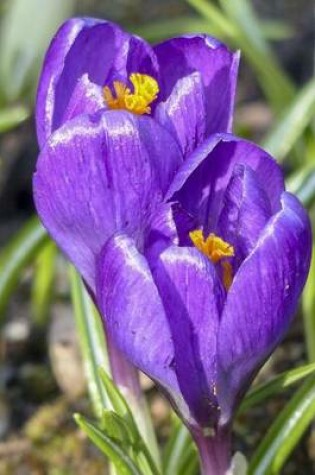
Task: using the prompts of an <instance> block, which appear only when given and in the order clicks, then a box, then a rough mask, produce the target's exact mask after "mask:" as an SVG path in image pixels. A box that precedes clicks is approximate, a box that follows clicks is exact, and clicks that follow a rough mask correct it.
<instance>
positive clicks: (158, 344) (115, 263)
mask: <svg viewBox="0 0 315 475" xmlns="http://www.w3.org/2000/svg"><path fill="white" fill-rule="evenodd" d="M96 289H97V291H96V295H97V302H98V305H99V308H100V310H101V313H102V315H103V317H104V319H105V321H106V328H107V329H108V331H109V332H110V334H111V335H112V337H113V339H114V341H115V343H116V345H117V346H118V348H119V349H120V350H121V351H122V352H123V353H124V354H125V355H126V356H127V358H128V359H129V360H130V361H131V362H132V363H133V364H134V365H135V366H136V367H138V368H139V369H141V371H143V372H144V373H146V374H148V375H149V376H150V377H151V378H152V379H154V380H155V381H157V382H158V383H159V384H160V385H162V387H164V389H166V390H167V391H168V392H169V393H171V394H174V399H177V396H176V394H179V393H180V392H179V390H178V384H177V380H176V375H175V372H174V368H173V360H174V346H173V342H172V337H171V332H170V328H169V324H168V321H167V318H166V316H165V312H164V308H163V305H162V302H161V299H160V296H159V294H158V291H157V288H156V286H155V283H154V281H153V278H152V274H151V271H150V269H149V266H148V264H147V262H146V259H145V258H144V256H143V255H142V254H140V253H139V252H138V251H137V248H136V246H135V243H134V241H133V240H132V239H130V238H128V237H127V236H124V235H116V236H113V237H112V238H111V239H109V240H108V242H107V243H106V245H105V246H104V248H103V250H102V252H101V254H100V256H99V257H98V259H97V276H96ZM178 397H179V396H178Z"/></svg>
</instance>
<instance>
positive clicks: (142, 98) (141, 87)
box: [104, 73, 159, 115]
mask: <svg viewBox="0 0 315 475" xmlns="http://www.w3.org/2000/svg"><path fill="white" fill-rule="evenodd" d="M129 80H130V82H131V84H132V85H133V91H131V89H130V88H129V87H127V86H126V84H124V83H123V82H121V81H114V82H113V88H114V94H113V92H112V90H111V89H110V88H109V87H108V86H105V87H104V98H105V101H106V103H107V105H108V107H109V108H110V109H125V110H127V111H129V112H133V113H134V114H138V115H142V114H150V112H151V107H150V104H151V103H152V102H153V101H155V99H156V98H157V95H158V93H159V85H158V83H157V81H156V80H155V79H154V78H153V77H151V76H148V75H147V74H140V73H133V74H131V75H130V77H129Z"/></svg>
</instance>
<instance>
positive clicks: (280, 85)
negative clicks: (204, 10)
mask: <svg viewBox="0 0 315 475" xmlns="http://www.w3.org/2000/svg"><path fill="white" fill-rule="evenodd" d="M220 4H221V6H222V8H223V9H224V11H225V13H226V15H227V18H229V19H230V20H231V21H232V23H233V24H234V25H235V26H236V27H237V28H238V35H237V37H236V41H237V45H238V47H239V48H241V50H242V52H243V53H244V55H245V56H246V57H247V59H248V61H249V62H250V63H251V65H252V67H253V69H254V70H255V72H256V74H257V80H258V81H259V83H260V86H261V87H262V89H263V90H264V92H265V94H266V96H267V97H268V99H269V101H270V103H271V105H272V106H273V108H274V110H275V111H276V112H277V113H279V112H282V111H283V107H284V106H285V105H286V104H287V102H288V101H290V100H292V99H293V97H294V94H295V87H294V86H293V83H292V82H291V80H290V79H289V78H288V76H287V75H286V73H285V72H284V71H283V69H282V68H281V66H280V64H279V62H278V60H277V58H276V56H275V55H274V54H273V51H272V49H271V47H270V45H269V43H268V42H267V41H266V39H265V38H264V34H263V31H262V28H261V25H260V23H259V21H258V18H257V15H256V13H255V10H254V8H253V6H252V3H251V2H249V1H248V0H233V2H231V1H230V0H220Z"/></svg>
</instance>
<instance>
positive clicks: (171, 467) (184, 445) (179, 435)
mask: <svg viewBox="0 0 315 475" xmlns="http://www.w3.org/2000/svg"><path fill="white" fill-rule="evenodd" d="M192 443H193V442H192V439H191V435H190V434H189V432H188V430H187V428H186V427H185V426H184V425H183V424H182V423H181V422H180V423H176V426H175V429H174V431H173V434H172V436H171V440H170V441H169V443H168V447H167V449H166V452H165V454H164V460H163V468H164V470H163V473H165V475H175V474H179V473H180V469H181V466H182V462H183V458H184V456H185V454H187V450H189V448H190V447H191V445H192Z"/></svg>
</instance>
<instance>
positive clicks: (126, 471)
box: [74, 414, 143, 475]
mask: <svg viewBox="0 0 315 475" xmlns="http://www.w3.org/2000/svg"><path fill="white" fill-rule="evenodd" d="M74 419H75V421H76V423H77V424H78V425H79V426H80V428H81V429H82V430H83V431H84V432H85V433H86V434H87V436H88V437H89V438H90V439H91V441H92V442H93V443H94V444H95V445H96V446H97V447H98V448H99V449H100V450H101V451H102V452H103V454H104V455H106V456H107V457H108V458H109V459H110V460H111V462H112V463H113V464H114V465H115V467H116V469H117V472H118V473H119V475H143V473H142V472H141V471H140V470H139V469H138V467H137V466H136V465H135V463H134V462H133V460H132V459H131V458H130V456H129V455H128V453H127V452H126V451H125V450H124V448H123V447H122V446H121V445H120V444H118V443H117V441H116V440H114V439H112V438H111V437H108V436H107V435H106V434H104V432H102V431H101V430H100V429H99V428H98V427H96V426H95V425H94V424H92V423H91V422H90V421H88V420H87V419H85V418H84V417H83V416H81V415H80V414H75V415H74Z"/></svg>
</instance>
